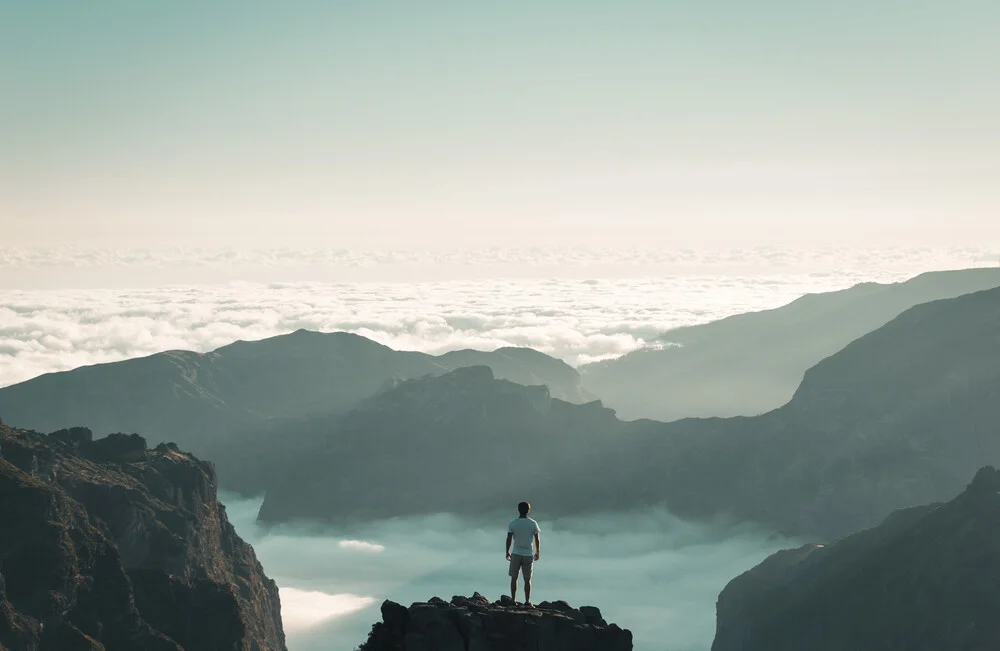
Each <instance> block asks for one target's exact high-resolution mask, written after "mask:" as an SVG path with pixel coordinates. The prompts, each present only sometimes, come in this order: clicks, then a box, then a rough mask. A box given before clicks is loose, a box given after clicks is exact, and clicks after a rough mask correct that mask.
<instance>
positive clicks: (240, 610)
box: [0, 426, 285, 651]
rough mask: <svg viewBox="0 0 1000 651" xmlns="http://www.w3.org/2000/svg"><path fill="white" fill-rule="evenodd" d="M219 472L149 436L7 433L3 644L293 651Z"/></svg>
mask: <svg viewBox="0 0 1000 651" xmlns="http://www.w3.org/2000/svg"><path fill="white" fill-rule="evenodd" d="M215 491H216V480H215V473H214V470H213V468H212V465H211V464H208V463H205V462H202V461H199V460H197V459H195V458H194V457H192V456H190V455H187V454H184V453H182V452H180V451H179V450H178V449H177V448H176V447H174V446H171V445H161V446H159V447H157V448H156V449H155V450H147V449H146V444H145V441H144V440H143V439H142V438H141V437H139V436H134V435H133V436H126V435H113V436H110V437H108V438H105V439H100V440H96V441H95V440H92V436H91V433H90V431H89V430H86V429H82V428H77V429H74V430H64V431H60V432H56V433H53V434H52V435H49V436H45V435H42V434H37V433H35V432H28V431H22V430H12V429H10V428H8V427H4V426H0V530H2V531H3V535H2V536H0V646H6V647H7V648H10V649H43V650H45V649H53V650H55V649H103V648H108V649H163V650H167V649H169V650H171V651H180V649H185V650H187V651H196V650H199V649H203V650H205V651H209V650H215V649H239V650H242V651H252V650H253V649H275V650H276V651H277V650H281V649H284V648H285V644H284V633H283V631H282V625H281V615H280V604H279V601H278V588H277V586H276V585H275V584H274V582H273V581H271V580H270V579H269V578H267V577H266V576H265V575H264V572H263V569H262V568H261V566H260V563H259V562H257V558H256V556H255V555H254V552H253V549H252V548H251V547H250V545H248V544H246V543H245V542H244V541H243V540H241V539H240V538H239V536H237V535H236V532H235V531H234V530H233V527H232V526H231V525H230V524H229V521H228V519H227V518H226V512H225V509H224V507H223V506H222V505H221V504H219V502H218V501H217V500H216V493H215Z"/></svg>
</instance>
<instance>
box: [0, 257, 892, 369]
mask: <svg viewBox="0 0 1000 651" xmlns="http://www.w3.org/2000/svg"><path fill="white" fill-rule="evenodd" d="M908 276H909V273H908V272H907V273H899V272H897V271H893V270H888V271H885V270H883V271H880V270H878V269H866V270H863V271H857V272H846V271H842V272H827V273H808V274H796V273H784V274H778V273H770V274H756V275H746V274H683V275H673V276H663V277H643V278H603V279H602V278H589V279H567V278H563V279H539V278H521V279H482V280H453V281H441V282H412V283H399V282H357V283H353V282H352V283H301V282H298V283H246V282H234V283H226V284H221V285H207V286H204V285H199V286H171V287H157V288H150V289H74V290H0V386H6V385H9V384H14V383H16V382H20V381H23V380H26V379H29V378H31V377H34V376H36V375H39V374H42V373H48V372H52V371H61V370H67V369H71V368H76V367H78V366H83V365H87V364H95V363H101V362H111V361H117V360H121V359H126V358H130V357H137V356H142V355H149V354H152V353H156V352H160V351H163V350H171V349H187V350H195V351H200V352H205V351H208V350H212V349H215V348H218V347H219V346H223V345H226V344H229V343H232V342H233V341H236V340H239V339H245V340H252V339H261V338H264V337H269V336H273V335H278V334H284V333H287V332H291V331H294V330H296V329H299V328H307V329H311V330H320V331H326V332H330V331H336V330H346V331H349V332H354V333H357V334H360V335H363V336H365V337H369V338H371V339H374V340H376V341H378V342H380V343H383V344H386V345H388V346H391V347H393V348H396V349H402V350H419V351H424V352H429V353H441V352H445V351H448V350H454V349H459V348H477V349H482V350H493V349H495V348H498V347H500V346H529V347H532V348H536V349H538V350H541V351H543V352H546V353H549V354H551V355H554V356H556V357H559V358H562V359H565V360H566V361H567V362H569V363H570V364H574V365H576V364H581V363H586V362H589V361H594V360H599V359H606V358H609V357H615V356H618V355H622V354H625V353H628V352H630V351H632V350H635V349H636V348H639V347H642V346H644V345H647V344H648V343H649V342H651V341H652V340H654V339H655V338H656V337H657V335H659V334H660V333H662V332H663V331H664V330H667V329H670V328H673V327H677V326H682V325H691V324H695V323H703V322H706V321H710V320H713V319H718V318H722V317H724V316H728V315H730V314H735V313H739V312H746V311H750V310H760V309H767V308H772V307H777V306H779V305H782V304H784V303H787V302H789V301H791V300H793V299H795V298H797V297H798V296H800V295H802V294H804V293H807V292H816V291H828V290H834V289H842V288H844V287H848V286H850V285H853V284H855V283H857V282H861V281H865V280H880V281H891V280H899V279H902V278H905V277H908Z"/></svg>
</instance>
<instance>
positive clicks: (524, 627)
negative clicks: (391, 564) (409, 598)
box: [358, 592, 632, 651]
mask: <svg viewBox="0 0 1000 651" xmlns="http://www.w3.org/2000/svg"><path fill="white" fill-rule="evenodd" d="M424 649H434V650H435V651H508V650H509V651H515V650H520V649H535V650H536V651H563V650H564V649H567V650H568V649H572V650H573V651H630V650H631V649H632V633H631V632H629V631H628V630H625V629H622V628H619V627H618V626H617V625H615V624H608V623H607V622H605V621H604V619H603V618H602V617H601V611H600V610H598V609H597V608H593V607H589V606H584V607H582V608H580V609H576V608H573V607H571V606H569V605H568V604H567V603H566V602H564V601H556V602H542V603H540V604H538V606H536V607H535V608H530V609H529V608H525V607H523V606H518V605H515V604H514V603H513V602H512V601H511V600H510V599H509V598H508V597H504V598H502V599H501V600H500V601H498V602H493V603H490V601H489V599H487V598H486V597H484V596H482V595H481V594H479V593H478V592H477V593H476V594H474V595H473V596H472V597H452V599H451V602H450V603H449V602H446V601H444V600H442V599H438V598H436V597H435V598H433V599H431V600H430V601H428V602H426V603H415V604H413V605H411V606H410V607H409V608H406V607H404V606H401V605H399V604H397V603H394V602H392V601H386V602H384V603H383V604H382V621H381V622H379V623H377V624H375V625H374V626H372V631H371V633H370V634H369V636H368V641H367V642H365V643H364V644H362V645H361V646H360V647H359V648H358V651H418V650H420V651H422V650H424Z"/></svg>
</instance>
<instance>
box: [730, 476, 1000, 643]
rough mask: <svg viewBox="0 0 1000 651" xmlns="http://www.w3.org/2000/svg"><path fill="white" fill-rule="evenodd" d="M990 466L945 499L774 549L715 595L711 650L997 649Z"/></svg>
mask: <svg viewBox="0 0 1000 651" xmlns="http://www.w3.org/2000/svg"><path fill="white" fill-rule="evenodd" d="M998 583H1000V471H997V470H996V469H994V468H992V467H986V468H983V469H981V470H980V471H979V472H978V473H977V474H976V476H975V478H974V479H973V481H972V483H970V484H969V485H968V487H967V488H966V489H965V491H964V492H962V493H961V494H960V495H959V496H958V497H956V498H955V499H953V500H952V501H951V502H948V503H946V504H943V505H929V506H923V507H917V508H912V509H907V510H904V511H899V512H897V513H894V514H893V515H891V516H890V517H889V518H887V519H886V520H885V521H884V522H883V523H882V524H881V525H880V526H878V527H875V528H873V529H870V530H867V531H863V532H861V533H857V534H854V535H852V536H849V537H847V538H845V539H843V540H841V541H839V542H837V543H834V544H832V545H828V546H824V545H807V546H805V547H802V548H799V549H795V550H786V551H782V552H779V553H777V554H775V555H773V556H771V557H770V558H768V559H767V560H765V561H764V562H763V563H761V564H760V565H758V566H757V567H755V568H754V569H752V570H750V571H749V572H747V573H745V574H743V575H742V576H740V577H737V578H736V579H734V580H733V581H732V582H730V584H729V585H728V586H726V588H725V590H723V591H722V594H721V595H720V596H719V601H718V607H717V611H718V623H717V632H716V637H715V643H714V644H713V646H712V651H800V650H801V649H812V650H815V651H842V650H843V649H865V650H866V651H880V650H885V651H888V650H890V649H907V650H908V651H940V650H941V649H965V650H967V651H987V650H989V649H998V648H1000V619H997V616H996V613H997V612H1000V591H998V590H997V589H996V586H997V584H998Z"/></svg>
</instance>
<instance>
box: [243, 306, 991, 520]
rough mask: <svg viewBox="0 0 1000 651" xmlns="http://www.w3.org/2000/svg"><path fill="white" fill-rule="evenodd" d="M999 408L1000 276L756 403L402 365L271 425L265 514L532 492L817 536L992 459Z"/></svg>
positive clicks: (474, 502) (484, 501) (466, 509)
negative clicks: (995, 285) (578, 396)
mask: <svg viewBox="0 0 1000 651" xmlns="http://www.w3.org/2000/svg"><path fill="white" fill-rule="evenodd" d="M997 422H1000V289H996V290H990V291H984V292H977V293H974V294H969V295H966V296H962V297H959V298H956V299H949V300H942V301H935V302H932V303H928V304H923V305H920V306H917V307H915V308H912V309H911V310H908V311H906V312H904V313H903V314H902V315H900V316H899V317H897V318H896V319H894V320H893V321H891V322H890V323H889V324H887V325H885V326H883V327H882V328H880V329H878V330H876V331H875V332H872V333H870V334H868V335H866V336H864V337H862V338H860V339H858V340H857V341H855V342H853V343H852V344H850V345H849V346H847V347H846V348H844V349H843V350H842V351H840V352H839V353H837V354H835V355H833V356H831V357H829V358H828V359H826V360H824V361H823V362H821V363H819V364H817V365H816V366H815V367H814V368H812V369H810V370H809V371H808V372H807V373H806V376H805V378H804V379H803V382H802V385H801V386H800V387H799V390H798V391H797V392H796V394H795V396H794V397H793V399H792V400H791V401H790V402H789V403H788V404H787V405H785V406H783V407H781V408H779V409H777V410H774V411H772V412H769V413H767V414H764V415H761V416H758V417H753V418H745V417H738V418H729V419H723V418H714V419H687V420H682V421H677V422H672V423H660V422H656V421H648V420H644V421H635V422H623V421H620V420H618V419H617V418H616V416H615V414H614V412H613V411H611V410H609V409H606V408H604V407H602V406H601V404H600V403H599V402H594V403H590V404H586V405H574V404H570V403H566V402H563V401H560V400H558V399H555V398H552V397H551V396H550V395H549V394H548V392H547V391H546V390H545V389H544V388H543V387H523V386H520V385H516V384H513V383H510V382H506V381H503V380H498V379H496V378H495V377H494V376H493V375H492V373H491V372H490V370H489V369H487V368H485V367H470V368H466V369H459V370H458V371H454V372H452V373H450V374H447V375H444V376H440V377H435V378H425V379H419V380H410V381H407V382H403V383H401V384H400V385H398V386H396V387H394V388H391V389H389V390H386V391H384V392H382V393H380V394H378V395H376V396H374V397H372V398H370V399H369V400H367V401H365V402H364V403H362V405H360V406H359V407H357V408H356V409H354V410H352V411H350V412H349V413H347V414H344V415H339V416H336V417H328V418H321V419H303V420H300V421H288V422H285V423H283V426H282V428H281V430H280V431H275V432H272V433H271V434H270V436H269V437H268V438H269V439H270V440H271V441H274V442H278V441H280V445H281V446H282V447H283V448H284V449H285V450H286V453H285V454H284V457H283V458H282V460H281V461H280V464H281V465H280V468H281V471H280V472H278V473H276V475H275V481H274V482H273V483H271V484H270V485H269V486H268V487H267V495H266V499H265V501H264V504H263V506H262V507H261V512H260V517H261V519H262V520H287V519H292V518H319V519H324V520H326V519H342V518H350V517H352V516H356V517H382V516H392V515H403V514H411V513H426V512H432V511H449V512H461V513H478V512H482V511H484V510H492V509H502V508H504V507H506V506H508V505H509V504H510V503H514V501H516V500H517V499H518V498H519V497H520V496H522V495H525V494H529V495H532V496H533V500H534V501H537V502H539V503H545V504H546V505H547V509H551V510H552V511H553V512H559V513H571V512H585V511H599V510H613V509H622V508H634V507H641V506H650V505H657V504H662V505H665V506H667V507H668V508H670V509H671V510H672V511H674V512H675V513H677V514H679V515H683V516H690V517H706V516H714V515H720V514H728V515H731V516H733V517H734V518H738V519H741V520H753V521H757V522H761V523H764V524H767V525H769V526H772V527H775V528H778V529H780V530H783V531H784V532H786V533H791V534H797V535H808V536H819V537H820V538H821V539H824V540H825V539H830V538H836V537H840V536H843V535H846V534H849V533H852V532H854V531H857V530H858V529H861V528H864V527H869V526H872V525H874V524H876V523H877V522H878V521H880V520H881V519H882V518H883V517H885V515H886V514H888V513H889V512H891V511H893V510H894V509H897V508H900V507H904V506H909V505H912V504H918V503H924V502H929V501H938V500H941V499H945V498H947V497H948V496H949V495H953V494H954V493H955V492H956V491H957V490H960V488H961V486H962V485H963V483H964V481H965V478H966V477H967V476H968V475H970V474H971V473H972V472H974V471H975V469H976V468H978V467H979V466H981V465H982V464H983V463H992V462H997V463H1000V439H998V437H997V436H996V423H997ZM268 446H269V444H268V443H267V442H266V439H265V441H263V442H257V443H256V444H255V445H254V446H251V447H250V448H248V449H258V450H259V449H263V448H266V449H268V450H272V449H276V447H277V445H276V444H275V443H272V444H270V447H268ZM386 451H392V454H386ZM278 454H279V452H275V454H274V455H269V458H271V459H272V461H269V463H279V462H277V461H273V459H274V458H275V457H276V456H277V455H278ZM259 472H260V473H263V472H266V471H265V470H263V469H261V470H260V471H259ZM456 486H461V487H462V490H455V487H456Z"/></svg>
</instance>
